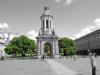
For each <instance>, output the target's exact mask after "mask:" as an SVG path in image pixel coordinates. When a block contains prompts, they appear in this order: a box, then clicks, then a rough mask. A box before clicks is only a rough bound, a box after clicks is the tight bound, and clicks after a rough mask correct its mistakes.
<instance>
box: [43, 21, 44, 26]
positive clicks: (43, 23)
mask: <svg viewBox="0 0 100 75" xmlns="http://www.w3.org/2000/svg"><path fill="white" fill-rule="evenodd" d="M43 28H44V20H43Z"/></svg>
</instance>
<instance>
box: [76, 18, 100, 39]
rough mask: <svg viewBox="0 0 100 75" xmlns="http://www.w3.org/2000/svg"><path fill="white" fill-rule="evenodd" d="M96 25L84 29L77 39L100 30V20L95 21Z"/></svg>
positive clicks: (77, 35)
mask: <svg viewBox="0 0 100 75" xmlns="http://www.w3.org/2000/svg"><path fill="white" fill-rule="evenodd" d="M94 23H95V25H88V26H87V27H86V28H83V29H82V30H81V31H80V32H79V33H78V34H76V35H75V39H77V38H80V37H82V36H84V35H86V34H89V33H91V32H93V31H95V30H98V29H100V18H97V19H95V20H94Z"/></svg>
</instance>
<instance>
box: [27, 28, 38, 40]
mask: <svg viewBox="0 0 100 75" xmlns="http://www.w3.org/2000/svg"><path fill="white" fill-rule="evenodd" d="M26 35H27V36H28V37H29V38H31V39H33V40H36V37H37V35H38V33H36V31H35V30H31V31H29V32H27V34H26Z"/></svg>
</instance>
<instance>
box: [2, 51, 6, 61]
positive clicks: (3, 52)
mask: <svg viewBox="0 0 100 75" xmlns="http://www.w3.org/2000/svg"><path fill="white" fill-rule="evenodd" d="M4 57H5V51H4V50H1V60H2V61H3V60H4Z"/></svg>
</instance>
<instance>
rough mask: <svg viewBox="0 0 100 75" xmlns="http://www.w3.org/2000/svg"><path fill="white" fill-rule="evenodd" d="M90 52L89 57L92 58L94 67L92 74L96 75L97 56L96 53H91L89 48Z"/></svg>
mask: <svg viewBox="0 0 100 75" xmlns="http://www.w3.org/2000/svg"><path fill="white" fill-rule="evenodd" d="M88 52H89V57H90V60H91V67H92V75H96V57H95V53H91V51H90V50H88Z"/></svg>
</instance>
